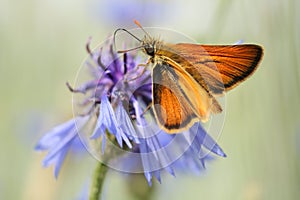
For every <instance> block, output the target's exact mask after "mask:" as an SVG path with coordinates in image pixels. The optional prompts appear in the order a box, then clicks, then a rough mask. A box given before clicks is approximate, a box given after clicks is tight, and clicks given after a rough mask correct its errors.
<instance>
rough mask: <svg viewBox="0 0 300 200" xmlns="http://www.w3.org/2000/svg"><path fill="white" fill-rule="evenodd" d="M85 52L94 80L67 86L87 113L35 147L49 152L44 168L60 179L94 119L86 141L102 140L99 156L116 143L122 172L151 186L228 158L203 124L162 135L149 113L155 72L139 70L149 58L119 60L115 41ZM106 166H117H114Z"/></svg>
mask: <svg viewBox="0 0 300 200" xmlns="http://www.w3.org/2000/svg"><path fill="white" fill-rule="evenodd" d="M87 50H88V53H89V55H90V59H89V60H88V61H87V62H86V63H85V67H88V69H89V71H90V74H91V75H92V78H91V80H89V81H87V82H85V83H83V84H82V85H80V86H78V87H76V88H72V87H71V86H70V85H69V84H68V87H69V89H70V90H71V91H72V92H74V93H80V94H82V95H84V100H83V102H82V103H81V105H82V106H84V107H86V108H87V111H88V112H87V113H85V114H83V116H81V115H78V116H75V118H74V119H73V120H70V121H68V122H66V123H64V124H62V125H60V126H57V127H55V128H54V129H53V130H51V131H50V132H48V133H47V134H46V135H45V136H44V137H43V138H42V139H41V140H40V141H39V143H38V145H37V146H36V149H37V150H42V151H46V150H47V151H48V154H47V155H46V157H45V159H44V161H43V165H44V166H46V167H48V166H49V165H51V164H53V165H55V176H56V177H57V175H58V172H59V170H60V168H61V165H62V163H63V161H64V158H65V156H66V154H67V152H68V151H69V150H70V149H72V148H73V145H74V144H75V141H79V136H78V133H79V132H80V131H81V130H82V129H83V127H85V125H86V124H87V123H88V122H89V121H90V120H91V119H92V118H93V116H96V118H97V119H96V123H95V126H94V128H93V130H92V131H91V132H90V133H88V138H87V139H88V140H91V141H98V140H99V141H100V143H96V144H97V145H101V150H100V152H98V153H101V154H102V155H103V154H106V152H107V151H106V147H107V139H109V140H113V141H116V144H117V145H118V147H119V148H121V149H123V153H122V154H120V155H119V154H118V156H119V158H120V162H123V163H124V165H123V166H124V168H122V169H120V170H122V171H124V172H143V173H144V174H145V177H146V180H147V181H148V183H149V185H151V184H152V177H153V176H154V177H155V178H156V179H157V180H158V181H159V182H161V172H162V171H164V170H165V171H167V172H168V173H169V174H171V175H173V176H175V171H193V172H195V173H200V172H201V170H203V168H205V162H206V161H207V160H210V159H212V158H213V156H212V155H211V153H214V154H216V155H219V156H222V157H225V156H226V155H225V153H224V152H223V150H222V149H221V148H220V147H219V145H218V144H216V142H215V141H214V140H213V139H212V137H210V136H209V135H208V134H207V133H206V131H205V130H204V128H203V127H202V125H201V124H200V123H199V122H198V123H195V124H194V125H193V126H192V127H191V128H190V129H189V130H187V131H185V132H183V133H180V134H175V135H170V134H167V133H166V132H164V131H162V130H160V128H159V127H158V125H157V124H156V121H155V118H154V116H153V114H152V113H151V112H145V111H147V108H146V107H147V106H148V105H151V102H152V85H151V72H150V71H149V70H146V71H144V70H143V69H141V68H139V67H138V65H139V64H140V63H145V62H146V59H145V58H142V57H139V56H138V55H137V54H135V53H125V54H123V55H122V56H121V57H119V56H120V55H118V54H116V53H115V52H114V51H113V47H112V44H111V42H109V43H107V44H106V45H105V46H103V47H102V48H100V50H99V51H94V52H92V51H91V50H90V48H89V43H88V44H87ZM142 72H143V73H142ZM148 111H149V110H148ZM124 144H126V146H125V145H124ZM96 149H97V150H98V148H96ZM95 151H96V150H95ZM98 151H99V150H98ZM112 151H113V149H110V151H108V152H110V153H111V152H112ZM107 157H110V155H108V156H107ZM107 165H108V166H110V167H114V166H112V165H111V163H107Z"/></svg>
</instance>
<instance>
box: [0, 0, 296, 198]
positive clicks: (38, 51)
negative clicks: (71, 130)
mask: <svg viewBox="0 0 300 200" xmlns="http://www.w3.org/2000/svg"><path fill="white" fill-rule="evenodd" d="M299 11H300V1H297V0H285V1H281V0H252V1H248V0H235V1H234V0H231V1H223V0H215V1H198V0H185V1H179V0H173V1H171V0H169V1H158V0H156V1H151V3H150V2H148V1H138V0H126V1H116V0H113V1H108V0H106V1H100V0H85V1H71V0H51V1H50V0H44V1H34V0H27V1H16V0H12V1H11V0H0V52H1V53H0V76H1V79H0V80H1V84H0V91H1V104H0V113H1V114H0V116H1V120H0V124H1V126H0V134H1V140H0V199H26V200H27V199H33V200H35V199H75V198H76V197H79V196H80V194H81V193H83V192H84V188H87V185H88V183H89V180H90V178H89V177H90V175H91V173H92V170H93V168H94V164H95V160H94V159H93V158H91V157H89V156H84V157H78V158H76V159H75V160H74V159H68V160H67V163H65V165H64V167H63V169H62V171H61V173H60V176H59V178H58V180H55V179H54V177H53V175H52V170H53V169H52V168H47V169H44V168H42V167H41V165H40V162H41V160H42V158H43V156H44V154H38V153H36V152H34V151H33V147H34V145H35V143H36V142H37V140H38V139H39V137H41V136H42V134H43V132H45V131H47V130H49V129H50V128H51V127H53V126H54V125H56V124H58V123H60V122H63V121H65V120H67V119H69V118H70V117H71V116H72V112H71V111H72V109H71V94H70V93H69V92H68V90H67V89H66V87H65V85H64V84H65V82H66V81H67V80H69V81H71V82H72V81H73V80H74V78H75V75H76V72H77V70H78V67H79V66H80V64H81V62H82V60H83V59H84V58H85V56H86V52H85V49H84V45H85V42H86V40H87V38H88V37H89V36H93V40H94V41H96V43H97V42H100V41H102V40H103V39H104V38H105V37H106V36H107V35H109V34H110V33H111V32H112V31H113V30H114V29H116V28H117V27H120V26H122V27H125V28H132V27H134V25H133V23H132V19H133V18H136V19H139V20H140V21H141V23H142V24H143V25H144V26H162V27H166V28H171V29H175V30H178V31H180V32H183V33H185V34H187V35H189V36H191V37H192V38H194V39H196V40H197V41H198V42H199V43H214V44H230V43H234V42H236V41H237V40H240V39H243V40H244V41H245V42H247V43H248V42H249V43H258V44H261V45H263V46H264V49H265V55H264V59H263V61H262V63H261V64H260V67H259V69H258V70H257V72H256V73H255V75H254V76H253V77H251V78H250V79H249V80H248V81H247V82H246V83H244V84H242V85H241V86H240V87H238V88H237V89H236V90H234V91H232V92H230V93H229V95H227V113H226V116H227V117H226V120H225V126H224V129H223V132H222V135H221V137H220V139H219V141H218V142H219V144H220V145H221V146H222V147H223V149H224V150H225V152H226V153H227V155H228V157H227V158H226V159H222V158H220V159H218V160H216V161H214V162H212V163H211V164H209V165H208V169H207V170H206V172H205V174H204V175H203V176H192V175H183V174H178V176H177V178H173V177H171V176H164V177H163V183H162V184H161V185H156V187H155V188H154V189H155V190H156V191H155V193H154V196H153V198H154V199H158V200H162V199H174V200H175V199H176V200H177V199H178V200H181V199H183V198H184V199H216V200H219V199H228V200H232V199H245V200H248V199H249V200H250V199H251V200H252V199H253V200H256V199H257V200H260V199H272V200H276V199H278V200H282V199H298V198H299V196H300V189H299V188H300V170H299V169H300V162H299V160H300V57H299V55H300V39H299V35H300V14H299ZM124 15H125V16H126V17H124ZM122 20H123V21H122ZM128 183H129V181H128V179H126V177H124V176H123V175H120V174H119V173H117V172H110V173H109V175H108V177H107V181H106V183H105V188H104V192H105V196H106V199H126V198H127V199H132V197H130V192H129V191H128V190H127V187H125V186H126V185H128ZM131 184H132V185H134V184H135V183H131Z"/></svg>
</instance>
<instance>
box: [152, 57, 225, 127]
mask: <svg viewBox="0 0 300 200" xmlns="http://www.w3.org/2000/svg"><path fill="white" fill-rule="evenodd" d="M152 78H153V92H152V93H153V104H154V113H155V117H156V119H157V122H158V124H159V125H160V127H161V128H162V129H164V130H165V131H167V132H169V133H178V132H181V131H183V130H185V129H187V128H190V127H191V126H192V125H193V123H194V122H196V121H199V120H202V121H207V120H208V117H209V114H210V112H211V111H212V112H221V107H220V105H219V104H218V102H217V101H216V100H215V99H214V97H212V96H210V95H209V93H207V91H206V90H205V89H204V88H202V87H201V86H200V85H199V84H198V83H197V82H196V81H195V80H193V78H192V77H191V76H190V75H189V74H187V73H186V72H185V71H184V70H182V69H181V68H180V66H178V65H177V64H176V63H172V61H171V60H160V61H159V62H158V63H156V65H155V66H154V68H153V76H152Z"/></svg>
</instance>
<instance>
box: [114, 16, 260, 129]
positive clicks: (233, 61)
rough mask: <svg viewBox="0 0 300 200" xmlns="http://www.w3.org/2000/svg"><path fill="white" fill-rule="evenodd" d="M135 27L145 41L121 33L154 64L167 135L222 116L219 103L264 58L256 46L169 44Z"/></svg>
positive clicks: (157, 104) (156, 101) (157, 106)
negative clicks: (137, 43) (211, 116)
mask: <svg viewBox="0 0 300 200" xmlns="http://www.w3.org/2000/svg"><path fill="white" fill-rule="evenodd" d="M135 24H136V25H137V26H138V27H140V28H141V29H142V30H143V31H144V32H145V33H146V35H145V36H144V38H143V39H142V40H140V39H138V38H137V37H135V36H134V35H132V34H131V33H130V32H128V31H127V30H125V29H122V30H125V31H126V32H128V33H129V34H131V35H132V36H133V37H135V38H136V39H138V40H139V41H140V42H141V47H142V48H143V51H144V52H145V53H146V54H147V55H149V56H150V58H149V63H153V64H154V67H153V70H152V81H153V83H152V93H153V100H152V104H153V105H154V106H153V110H154V114H155V118H156V121H157V123H158V124H159V126H160V127H161V128H162V129H163V130H164V131H166V132H167V133H179V132H182V131H184V130H186V129H188V128H190V127H191V126H192V125H193V124H194V123H195V122H196V121H202V122H205V121H207V120H208V118H209V116H210V113H213V114H216V113H220V112H222V108H221V106H220V104H219V103H218V101H217V100H216V97H217V96H220V95H223V94H224V93H225V92H227V91H228V90H231V89H233V88H235V87H236V86H237V85H238V84H240V83H241V82H243V81H244V80H245V79H246V78H248V77H249V76H250V75H252V74H253V72H254V71H255V69H256V68H257V66H258V63H259V61H260V60H261V58H262V55H263V49H262V47H261V46H258V45H254V44H242V45H199V44H189V43H179V44H166V43H163V42H162V41H159V40H155V39H153V38H152V37H151V36H150V35H149V34H148V33H147V32H146V31H145V30H144V29H143V28H142V26H141V25H140V24H139V22H137V21H135ZM138 48H140V47H138ZM136 49H137V48H136ZM125 51H126V50H125ZM125 51H119V52H125Z"/></svg>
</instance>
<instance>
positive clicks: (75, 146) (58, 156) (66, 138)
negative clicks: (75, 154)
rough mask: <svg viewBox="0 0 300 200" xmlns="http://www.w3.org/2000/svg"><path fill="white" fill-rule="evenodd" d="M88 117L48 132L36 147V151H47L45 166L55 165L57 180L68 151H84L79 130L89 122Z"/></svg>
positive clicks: (69, 122)
mask: <svg viewBox="0 0 300 200" xmlns="http://www.w3.org/2000/svg"><path fill="white" fill-rule="evenodd" d="M88 118H89V117H88V116H84V117H77V118H74V119H71V120H69V121H67V122H65V123H63V124H61V125H59V126H56V127H54V128H53V129H52V130H50V131H49V132H47V133H46V134H45V135H44V136H43V137H42V138H41V139H40V141H39V142H38V143H37V145H36V146H35V150H36V151H46V150H48V154H47V155H46V157H45V158H44V160H43V166H44V167H48V166H50V165H54V176H55V177H56V178H57V176H58V173H59V171H60V169H61V166H62V163H63V161H64V159H65V157H66V154H67V152H68V151H72V150H73V151H82V150H83V149H84V147H83V145H82V143H81V141H80V139H79V137H78V134H77V130H78V129H81V128H82V127H83V126H84V124H85V123H86V122H87V120H88Z"/></svg>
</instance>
